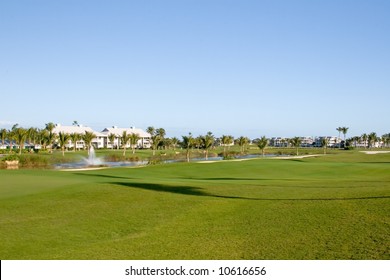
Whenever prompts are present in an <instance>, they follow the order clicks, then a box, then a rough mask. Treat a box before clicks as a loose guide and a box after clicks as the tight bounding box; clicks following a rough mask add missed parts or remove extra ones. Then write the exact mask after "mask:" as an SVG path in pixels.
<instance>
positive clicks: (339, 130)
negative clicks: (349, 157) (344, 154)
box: [336, 126, 343, 149]
mask: <svg viewBox="0 0 390 280" xmlns="http://www.w3.org/2000/svg"><path fill="white" fill-rule="evenodd" d="M336 130H337V131H338V132H339V138H338V139H337V141H340V139H341V138H340V134H341V132H342V131H343V128H342V127H341V126H339V127H338V128H336ZM340 148H341V142H339V149H340Z"/></svg>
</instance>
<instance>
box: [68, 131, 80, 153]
mask: <svg viewBox="0 0 390 280" xmlns="http://www.w3.org/2000/svg"><path fill="white" fill-rule="evenodd" d="M69 137H70V140H71V141H72V143H73V151H74V152H76V148H77V141H79V140H81V134H80V133H77V132H74V133H71V134H70V135H69Z"/></svg>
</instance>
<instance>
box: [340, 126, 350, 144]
mask: <svg viewBox="0 0 390 280" xmlns="http://www.w3.org/2000/svg"><path fill="white" fill-rule="evenodd" d="M348 129H349V127H345V126H343V127H342V128H341V132H342V133H343V135H344V147H345V146H346V142H345V136H346V135H347V132H348Z"/></svg>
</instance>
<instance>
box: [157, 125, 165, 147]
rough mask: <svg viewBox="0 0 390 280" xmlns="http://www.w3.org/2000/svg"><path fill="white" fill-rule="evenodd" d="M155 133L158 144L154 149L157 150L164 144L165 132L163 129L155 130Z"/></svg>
mask: <svg viewBox="0 0 390 280" xmlns="http://www.w3.org/2000/svg"><path fill="white" fill-rule="evenodd" d="M155 133H156V135H157V136H158V144H157V146H156V148H157V147H159V146H160V145H163V144H164V139H165V135H166V132H165V129H164V128H157V129H156V132H155Z"/></svg>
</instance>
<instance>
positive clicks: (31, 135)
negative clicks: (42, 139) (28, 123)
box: [27, 127, 38, 146]
mask: <svg viewBox="0 0 390 280" xmlns="http://www.w3.org/2000/svg"><path fill="white" fill-rule="evenodd" d="M37 135H38V128H35V127H30V128H29V129H28V130H27V142H28V143H29V144H33V145H34V146H35V144H36V139H37Z"/></svg>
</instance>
